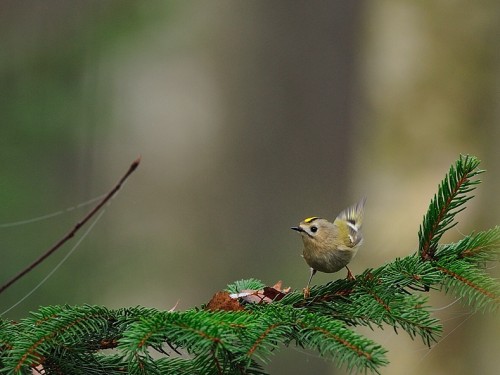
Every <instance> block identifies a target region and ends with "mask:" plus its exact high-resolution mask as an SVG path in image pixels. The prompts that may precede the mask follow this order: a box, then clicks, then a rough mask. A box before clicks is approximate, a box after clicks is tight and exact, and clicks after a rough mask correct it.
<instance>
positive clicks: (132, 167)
mask: <svg viewBox="0 0 500 375" xmlns="http://www.w3.org/2000/svg"><path fill="white" fill-rule="evenodd" d="M140 162H141V158H140V157H138V158H137V159H136V160H134V161H133V163H132V164H131V165H130V167H129V169H128V171H127V172H126V173H125V174H124V175H123V177H122V178H120V180H119V181H118V183H117V184H116V185H115V187H113V189H111V190H110V192H109V193H108V194H106V196H105V197H104V198H103V199H102V200H101V201H100V202H99V204H98V205H97V206H95V207H94V208H93V209H92V210H91V211H90V212H89V213H88V214H87V215H86V216H85V217H84V218H83V219H82V220H80V221H79V222H78V223H76V224H75V226H74V227H73V229H71V230H70V231H69V232H68V233H67V234H66V235H65V236H64V237H63V238H61V239H60V240H59V241H58V242H57V243H56V244H55V245H53V246H52V247H51V248H50V249H48V250H47V251H46V252H45V253H43V254H42V255H41V256H40V257H39V258H38V259H36V260H35V261H34V262H33V263H31V264H30V265H29V266H28V267H26V268H25V269H23V270H22V271H21V272H19V273H18V274H17V275H16V276H14V277H13V278H12V279H10V280H9V281H7V282H6V283H5V284H3V285H2V286H1V287H0V293H2V292H3V291H5V290H6V289H7V288H9V287H10V286H11V285H12V284H14V283H15V282H16V281H17V280H19V279H20V278H21V277H23V276H24V275H26V274H27V273H28V272H30V271H31V270H33V268H35V267H36V266H38V265H39V264H40V263H42V262H43V261H44V260H45V259H47V258H48V257H49V256H50V255H51V254H52V253H54V252H55V251H56V250H57V249H59V248H60V247H61V246H62V245H64V244H65V243H66V242H67V241H68V240H69V239H71V238H72V237H73V236H74V235H75V234H76V232H77V231H78V230H79V229H80V228H81V227H82V226H84V225H85V224H86V223H87V222H88V221H89V220H90V219H91V218H92V216H94V215H95V214H96V213H97V212H98V211H99V210H100V209H101V208H102V207H103V206H104V205H105V204H106V203H107V202H108V201H109V200H110V199H111V198H112V197H113V195H115V194H116V192H117V191H118V190H120V188H121V187H122V185H123V183H124V182H125V180H126V179H127V178H128V177H129V176H130V175H131V174H132V172H134V171H135V170H136V169H137V167H138V166H139V163H140Z"/></svg>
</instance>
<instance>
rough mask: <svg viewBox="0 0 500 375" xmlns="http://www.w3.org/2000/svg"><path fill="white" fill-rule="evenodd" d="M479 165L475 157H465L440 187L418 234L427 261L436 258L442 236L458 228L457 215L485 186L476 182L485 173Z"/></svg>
mask: <svg viewBox="0 0 500 375" xmlns="http://www.w3.org/2000/svg"><path fill="white" fill-rule="evenodd" d="M479 163H480V161H479V160H478V159H477V158H476V157H474V156H469V155H466V156H463V155H461V156H460V158H459V159H458V160H457V162H456V163H455V165H452V166H451V167H450V171H449V172H448V174H447V175H446V177H445V178H444V180H443V181H442V182H441V184H440V185H439V187H438V192H437V194H436V195H435V196H434V198H433V199H432V201H431V203H430V205H429V209H428V211H427V214H426V215H425V216H424V220H423V224H422V225H421V226H420V230H419V232H418V237H419V253H420V255H421V257H422V258H423V259H425V260H429V259H433V258H434V253H435V252H436V249H437V246H438V242H439V240H440V239H441V236H442V235H443V233H444V232H446V231H447V230H449V229H451V228H452V227H454V226H455V225H456V224H457V223H456V222H455V223H453V220H454V218H455V215H456V214H458V213H459V212H460V211H463V210H464V209H465V206H464V204H465V203H466V202H467V201H468V200H469V199H471V198H473V196H471V195H469V196H467V195H466V194H467V193H470V192H471V191H473V190H474V189H475V188H476V185H478V184H479V183H480V182H481V181H480V180H473V178H474V177H476V176H477V175H479V174H481V173H483V172H484V171H483V170H480V169H477V167H478V166H479Z"/></svg>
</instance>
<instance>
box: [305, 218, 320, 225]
mask: <svg viewBox="0 0 500 375" xmlns="http://www.w3.org/2000/svg"><path fill="white" fill-rule="evenodd" d="M316 219H319V217H317V216H311V217H308V218H307V219H305V220H304V223H308V224H309V223H310V222H311V221H314V220H316Z"/></svg>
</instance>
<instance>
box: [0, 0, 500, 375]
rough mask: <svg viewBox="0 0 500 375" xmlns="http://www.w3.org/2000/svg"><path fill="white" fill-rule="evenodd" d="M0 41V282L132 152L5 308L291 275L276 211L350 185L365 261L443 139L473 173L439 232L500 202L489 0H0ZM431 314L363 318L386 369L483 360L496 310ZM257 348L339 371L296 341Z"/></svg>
mask: <svg viewBox="0 0 500 375" xmlns="http://www.w3.org/2000/svg"><path fill="white" fill-rule="evenodd" d="M0 43H1V49H0V90H1V91H0V116H1V127H0V168H1V169H0V170H1V178H0V207H1V210H0V225H2V226H1V227H0V239H1V240H0V242H1V247H2V257H1V262H0V276H1V279H2V280H1V282H3V281H5V280H6V279H8V278H9V277H11V276H12V275H13V274H15V273H16V272H17V271H18V270H19V269H21V268H22V267H24V266H25V265H27V264H28V263H29V262H31V261H32V260H33V259H34V258H35V257H37V256H38V255H39V254H40V253H41V252H42V251H43V250H45V249H47V248H48V247H49V246H51V245H52V244H53V243H54V242H55V241H56V240H58V239H59V238H60V237H62V235H63V234H65V233H66V232H67V231H68V230H69V229H70V228H71V227H72V226H73V225H74V224H75V223H76V222H77V221H78V220H79V219H80V218H81V217H82V216H83V215H84V214H85V213H86V212H87V211H88V210H89V209H90V207H91V206H88V205H87V206H85V207H82V208H76V209H74V210H66V209H68V208H70V207H74V206H76V205H78V204H80V203H84V202H87V201H89V200H90V199H92V198H94V197H96V196H99V195H101V194H103V193H105V192H107V191H108V190H109V189H110V188H111V186H112V185H113V184H114V183H115V182H116V180H117V179H118V178H119V177H120V176H121V175H122V174H123V173H124V172H125V170H126V169H127V168H128V166H129V164H130V162H131V161H132V160H133V159H135V158H136V157H137V156H138V155H139V154H140V155H142V164H141V166H140V168H139V169H138V171H137V172H136V173H135V174H134V175H133V176H132V177H131V179H130V180H129V181H128V183H127V185H126V186H125V187H124V189H123V190H122V191H121V192H120V194H119V195H118V196H117V197H116V198H115V199H114V200H113V203H112V204H111V205H110V206H109V207H108V209H107V211H106V214H105V215H104V216H103V218H102V220H100V221H99V223H98V224H97V225H96V227H95V228H94V230H93V231H92V232H91V233H90V235H89V236H88V237H86V238H85V241H84V242H82V244H81V245H80V247H79V248H78V250H77V251H76V252H75V253H74V254H73V255H72V257H70V258H69V260H68V261H67V262H66V263H65V264H64V265H63V266H62V267H61V268H60V269H59V270H58V271H57V272H56V273H55V274H54V275H53V276H52V277H51V278H50V279H49V280H48V281H47V282H46V283H45V284H44V285H43V286H42V287H41V288H40V289H38V290H37V291H36V292H35V293H33V294H32V295H31V296H30V297H29V298H28V299H26V300H25V301H24V302H23V303H22V304H20V305H19V306H17V307H16V308H15V309H12V310H10V311H9V312H8V313H7V314H6V315H5V316H6V317H8V318H12V319H19V318H22V317H24V316H26V315H27V313H28V311H30V310H34V309H37V308H38V306H40V305H49V304H64V303H69V304H84V303H88V304H102V305H106V306H108V307H110V308H118V307H126V306H136V305H144V306H151V307H156V308H160V309H169V308H171V307H172V306H174V305H175V304H176V302H177V301H179V305H178V309H180V310H184V309H187V308H190V307H193V306H197V305H200V304H202V303H205V302H207V301H208V300H209V299H210V297H211V295H212V294H213V293H214V292H215V291H217V290H220V289H222V288H224V287H225V286H226V285H227V284H228V283H230V282H233V281H235V280H239V279H242V278H250V277H255V278H258V279H260V280H262V281H264V282H265V283H267V284H274V283H275V282H276V281H277V280H283V282H284V285H285V286H292V287H293V288H299V289H300V288H302V287H303V286H304V285H305V283H306V280H307V277H308V272H309V271H308V268H307V266H306V264H305V262H304V261H303V260H302V259H301V257H300V254H301V249H302V243H301V241H300V238H299V236H297V234H296V233H294V232H292V231H291V230H290V229H289V228H290V226H292V225H295V224H297V223H298V222H299V221H300V220H302V219H303V218H304V217H306V216H310V215H317V216H323V217H328V218H333V217H334V216H335V215H336V214H337V213H338V212H339V211H340V210H341V209H342V208H344V207H345V206H347V205H349V204H351V203H354V202H355V201H357V200H358V199H359V198H361V197H362V196H367V198H368V201H367V206H366V218H365V233H366V235H365V237H366V242H365V245H364V246H363V248H362V249H361V251H360V252H359V253H358V256H357V257H356V259H355V260H354V261H353V262H352V263H351V269H352V270H353V272H354V273H360V272H362V271H363V270H364V269H365V268H367V267H377V266H379V265H381V264H383V263H384V262H388V261H390V260H392V259H394V258H395V257H397V256H405V255H407V254H409V253H411V252H413V251H414V250H416V247H417V231H418V226H419V224H420V221H421V219H422V216H423V214H424V213H425V212H426V209H427V207H428V204H429V201H430V199H431V197H432V195H433V194H434V193H435V192H436V191H437V184H438V182H439V181H440V180H441V179H442V178H443V176H444V174H445V173H446V171H447V170H448V168H449V166H450V165H451V164H452V163H453V162H454V161H455V160H456V159H457V157H458V156H459V154H460V153H465V154H466V153H470V154H473V155H476V156H478V157H479V158H480V159H482V160H483V163H482V165H481V166H482V167H483V168H485V169H487V170H488V173H487V174H486V175H483V180H484V184H483V185H482V186H481V187H480V188H479V190H478V191H477V194H476V196H477V197H476V199H474V200H472V201H471V202H470V203H469V204H468V206H469V207H468V209H467V210H466V211H465V212H464V213H463V214H461V216H460V224H459V226H458V227H457V228H456V229H453V230H452V231H451V233H449V234H448V235H447V237H446V239H447V240H457V239H459V238H461V236H462V235H463V234H464V233H469V232H471V231H472V230H482V229H487V228H490V227H493V226H494V225H496V224H498V223H499V221H498V218H499V216H500V215H499V210H500V204H499V203H498V191H499V188H500V168H499V167H498V166H499V165H500V151H499V150H498V139H499V138H500V2H498V1H496V0H489V1H488V0H485V1H479V2H470V1H464V0H462V1H460V0H455V1H439V2H433V1H421V2H414V1H391V0H382V1H294V2H289V1H272V2H268V1H226V0H216V1H201V0H199V1H197V0H188V1H134V0H121V1H118V0H116V1H105V0H103V1H101V0H89V1H62V0H45V1H14V0H4V1H2V2H0ZM60 210H63V211H64V213H63V214H61V215H57V216H54V217H52V218H50V219H47V220H43V221H36V222H33V223H28V224H24V225H9V223H11V224H12V223H13V222H17V221H22V220H27V219H30V218H33V217H38V216H41V215H45V214H49V213H54V212H57V211H60ZM81 234H82V233H80V234H79V236H81ZM446 239H445V240H446ZM75 242H76V240H73V241H72V242H71V243H68V244H67V245H66V246H65V247H64V248H63V249H61V250H59V252H58V253H56V254H55V255H54V256H52V257H51V258H49V260H48V261H46V262H45V263H44V264H43V265H42V266H41V267H39V268H37V269H36V270H35V271H33V272H31V273H30V274H29V275H28V276H27V277H26V278H24V279H22V280H21V281H20V282H18V283H17V284H15V285H14V286H13V287H11V288H10V289H9V290H8V291H7V292H6V293H4V294H2V295H1V298H0V309H1V310H2V311H4V310H6V309H8V308H9V307H10V306H12V305H13V304H14V303H15V302H17V301H18V300H19V299H20V298H21V297H23V296H24V295H25V294H26V293H28V292H29V291H30V290H31V289H32V288H33V287H34V286H35V285H36V284H37V283H39V282H40V280H42V279H43V278H44V277H45V276H46V275H47V274H48V273H49V272H50V271H51V270H52V269H53V267H54V266H55V265H56V264H57V262H58V261H59V260H60V259H62V257H64V255H65V254H66V253H67V252H68V251H69V250H70V249H71V247H72V246H73V245H74V243H75ZM490 272H491V273H493V274H495V275H497V276H498V275H499V270H498V268H494V269H492V270H490ZM340 277H345V274H344V273H343V272H340V273H338V274H334V275H325V274H318V275H317V276H316V278H315V282H316V283H325V282H327V281H329V280H332V279H335V278H340ZM431 302H432V304H433V305H434V306H436V307H437V308H441V307H445V306H447V305H449V304H450V303H451V302H453V301H452V300H451V299H449V298H446V297H444V296H443V295H442V294H439V293H435V294H432V295H431ZM436 314H437V315H438V316H439V317H440V318H441V319H443V321H444V325H445V332H444V336H445V338H444V340H443V341H442V342H441V343H440V344H438V345H437V346H436V347H435V348H433V349H432V350H431V351H429V350H428V349H426V348H425V346H424V345H423V344H422V343H420V342H418V341H416V342H413V341H412V340H410V339H409V338H408V337H407V335H406V334H404V333H403V334H400V335H396V334H395V333H394V332H393V331H392V330H386V331H383V332H371V331H367V332H365V333H366V334H367V335H369V336H370V337H372V338H374V339H375V340H377V341H379V342H380V343H381V344H382V345H384V346H385V347H386V348H388V349H389V350H390V352H389V359H390V360H391V364H390V365H389V366H388V367H387V368H386V369H385V370H384V374H402V373H405V374H422V373H432V374H450V373H453V374H472V373H475V374H496V373H497V371H498V367H499V363H500V362H499V358H498V353H499V350H500V346H499V342H500V340H499V339H498V338H499V337H500V324H499V320H498V316H495V315H493V314H485V315H482V314H471V311H470V310H469V309H467V308H465V307H463V306H461V305H460V303H456V304H453V305H452V306H449V307H446V308H443V309H441V310H439V311H436ZM267 368H268V370H269V371H271V372H272V373H273V374H274V375H280V374H291V373H293V374H306V373H308V374H343V373H344V372H343V370H339V369H337V368H336V366H335V364H334V363H333V364H332V363H330V362H328V361H324V360H323V359H322V358H319V357H318V355H317V354H316V353H311V352H306V351H304V350H302V349H298V348H289V349H283V350H282V351H281V352H280V353H277V355H276V357H275V358H274V361H273V362H272V363H271V364H270V365H269V366H268V367H267Z"/></svg>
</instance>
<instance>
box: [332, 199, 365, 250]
mask: <svg viewBox="0 0 500 375" xmlns="http://www.w3.org/2000/svg"><path fill="white" fill-rule="evenodd" d="M365 202H366V198H363V199H361V200H360V201H359V202H358V203H356V204H354V205H352V206H350V207H347V208H346V209H345V210H343V211H342V212H341V213H340V214H338V216H337V218H336V219H335V221H337V220H341V221H343V222H345V223H346V224H347V226H348V227H349V237H350V238H351V241H352V242H353V243H354V244H357V243H360V242H361V241H362V240H363V237H362V235H361V226H362V224H363V212H364V206H365Z"/></svg>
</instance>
